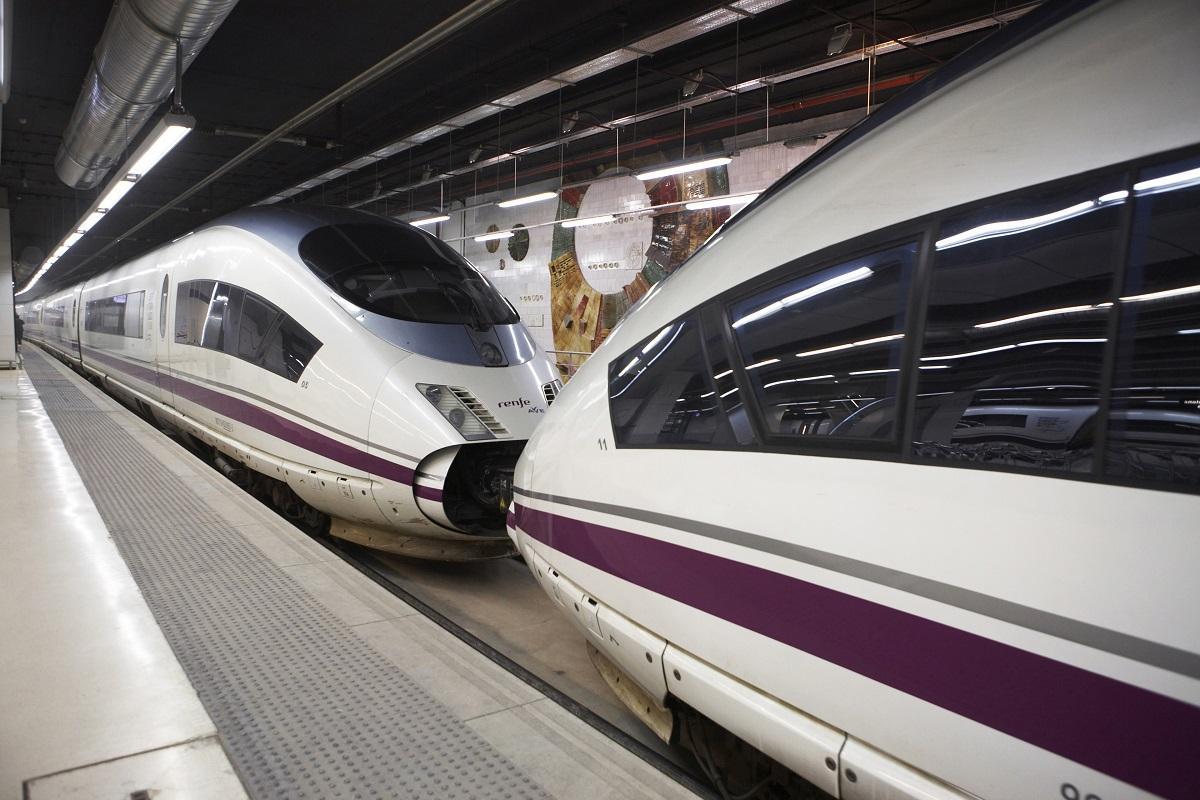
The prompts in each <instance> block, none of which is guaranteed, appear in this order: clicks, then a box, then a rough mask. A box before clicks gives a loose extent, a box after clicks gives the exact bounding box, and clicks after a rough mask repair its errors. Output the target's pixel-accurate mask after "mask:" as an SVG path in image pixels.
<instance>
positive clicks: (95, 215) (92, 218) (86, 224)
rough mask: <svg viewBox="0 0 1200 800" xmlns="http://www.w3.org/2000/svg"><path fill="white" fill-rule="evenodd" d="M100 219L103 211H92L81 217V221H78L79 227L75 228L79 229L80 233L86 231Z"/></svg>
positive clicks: (102, 217)
mask: <svg viewBox="0 0 1200 800" xmlns="http://www.w3.org/2000/svg"><path fill="white" fill-rule="evenodd" d="M102 219H104V212H103V211H93V212H92V213H90V214H88V215H87V216H86V217H84V218H83V222H80V223H79V227H78V228H76V230H78V231H80V232H81V233H87V232H88V231H90V230H91V229H92V228H94V227H96V223H97V222H99V221H100V220H102Z"/></svg>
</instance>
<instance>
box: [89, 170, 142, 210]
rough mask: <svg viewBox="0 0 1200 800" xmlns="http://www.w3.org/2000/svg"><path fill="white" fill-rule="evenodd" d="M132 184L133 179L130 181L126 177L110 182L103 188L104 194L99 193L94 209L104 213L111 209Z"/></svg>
mask: <svg viewBox="0 0 1200 800" xmlns="http://www.w3.org/2000/svg"><path fill="white" fill-rule="evenodd" d="M133 184H134V181H131V180H130V179H129V178H128V177H126V178H122V179H121V180H119V181H116V182H115V183H112V184H110V185H109V187H108V188H107V189H105V190H104V194H102V195H100V199H99V200H97V201H96V210H97V211H102V212H105V213H107V212H108V211H111V210H112V208H113V206H115V205H116V204H117V203H119V202H121V198H123V197H124V196H125V195H127V194H129V190H130V189H132V188H133Z"/></svg>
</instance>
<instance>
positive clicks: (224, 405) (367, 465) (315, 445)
mask: <svg viewBox="0 0 1200 800" xmlns="http://www.w3.org/2000/svg"><path fill="white" fill-rule="evenodd" d="M84 349H85V350H86V351H87V356H88V358H92V359H95V360H96V361H100V362H102V363H104V364H107V365H109V366H111V367H113V368H114V369H116V370H119V371H120V372H124V373H125V374H127V375H129V376H131V377H133V378H137V379H138V380H141V381H143V382H145V383H150V384H154V383H155V382H156V381H161V382H162V383H161V385H163V386H164V388H167V389H169V390H170V391H172V392H174V393H175V394H177V395H179V396H180V397H183V398H186V399H187V400H190V401H191V402H193V403H196V404H198V405H202V406H204V407H205V408H207V409H209V410H210V411H215V412H216V413H218V414H222V415H224V416H226V417H229V418H230V419H234V420H237V421H238V422H241V423H242V424H244V425H249V426H250V427H252V428H256V429H258V430H260V431H262V432H263V433H267V434H270V435H271V436H274V437H275V438H277V439H282V440H283V441H285V442H288V443H289V444H294V445H296V446H297V447H302V448H304V449H305V450H308V451H310V452H312V453H316V454H317V455H319V456H324V457H325V458H328V459H330V460H332V461H337V462H338V463H341V464H345V465H347V466H350V467H355V468H356V469H361V470H363V471H364V472H368V473H370V474H372V475H378V476H379V477H381V478H387V479H388V480H392V481H396V482H397V483H404V484H409V485H411V484H412V483H413V470H412V468H411V467H406V466H404V465H403V464H397V463H395V462H394V461H388V460H387V459H385V458H380V457H379V456H376V455H372V454H371V453H367V452H364V451H362V450H359V449H358V448H357V447H353V446H351V445H348V444H345V443H344V442H339V441H338V440H336V439H333V438H330V437H328V436H325V435H324V434H321V433H317V432H316V431H314V430H312V429H311V428H307V427H305V426H304V425H301V424H300V423H298V422H294V421H293V420H290V419H288V418H286V417H282V416H280V415H278V414H274V413H272V412H270V411H267V410H266V409H264V408H260V407H259V406H256V405H254V404H253V403H248V402H246V401H245V400H242V399H240V398H237V397H232V396H230V395H227V394H225V393H223V392H218V391H216V390H214V389H209V388H208V387H206V386H201V385H199V384H196V383H192V382H191V381H188V380H185V379H183V378H180V377H178V376H176V375H168V374H166V373H160V372H158V371H157V370H154V369H150V368H147V367H142V366H138V365H137V364H131V363H129V362H128V361H125V360H123V359H118V358H113V357H112V356H110V355H108V354H107V353H102V352H99V351H97V350H95V349H94V348H91V347H85V348H84ZM430 499H434V498H430ZM436 499H437V500H438V501H439V502H440V501H441V492H438V497H437V498H436Z"/></svg>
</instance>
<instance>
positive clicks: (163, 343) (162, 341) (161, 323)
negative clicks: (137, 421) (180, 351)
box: [154, 274, 175, 407]
mask: <svg viewBox="0 0 1200 800" xmlns="http://www.w3.org/2000/svg"><path fill="white" fill-rule="evenodd" d="M170 300H171V276H170V275H169V274H168V275H163V279H162V289H161V290H160V291H159V295H158V325H157V331H156V333H157V334H158V335H157V336H155V337H154V373H155V382H156V384H157V385H158V399H159V400H161V401H162V402H164V403H166V404H167V405H169V406H171V407H174V406H175V395H174V392H173V391H172V384H171V351H170V341H171V339H172V338H174V334H173V332H172V327H171V325H170V319H169V316H168V312H169V310H170V309H169V306H170Z"/></svg>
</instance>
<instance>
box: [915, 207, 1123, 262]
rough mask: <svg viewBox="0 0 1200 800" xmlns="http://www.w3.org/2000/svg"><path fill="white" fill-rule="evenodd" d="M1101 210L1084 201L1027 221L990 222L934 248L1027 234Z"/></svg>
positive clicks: (959, 234) (955, 235)
mask: <svg viewBox="0 0 1200 800" xmlns="http://www.w3.org/2000/svg"><path fill="white" fill-rule="evenodd" d="M1096 208H1099V204H1098V203H1097V202H1096V201H1095V200H1084V201H1083V202H1082V203H1076V204H1075V205H1073V206H1068V207H1067V208H1060V209H1059V210H1058V211H1051V212H1050V213H1049V214H1042V215H1040V216H1037V217H1027V218H1025V219H1008V220H1000V221H999V222H989V223H987V224H986V225H979V226H977V227H974V228H969V229H967V230H965V231H963V232H962V233H956V234H954V235H953V236H947V237H946V238H945V239H939V240H938V241H937V242H936V243H935V244H934V247H935V248H937V249H938V250H949V249H950V248H951V247H958V246H959V245H964V244H970V243H971V242H979V241H982V240H984V239H994V238H996V237H997V236H1011V235H1012V234H1014V233H1026V232H1028V231H1032V230H1036V229H1037V228H1044V227H1045V226H1047V225H1053V224H1054V223H1056V222H1062V221H1064V220H1068V219H1071V218H1072V217H1078V216H1080V215H1081V214H1086V213H1088V212H1089V211H1093V210H1095V209H1096Z"/></svg>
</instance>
